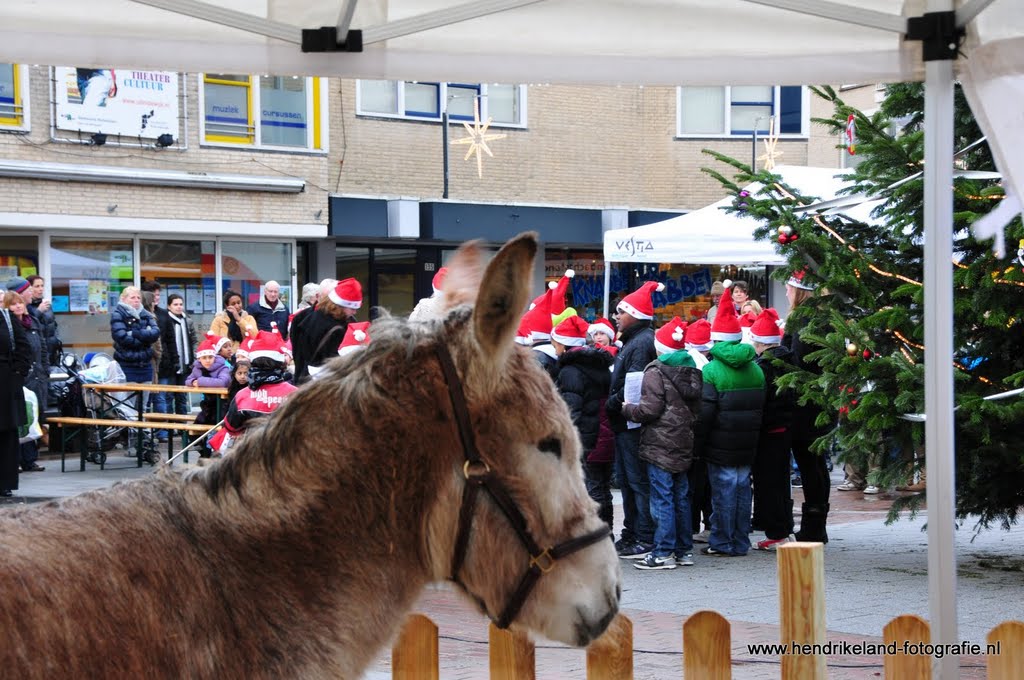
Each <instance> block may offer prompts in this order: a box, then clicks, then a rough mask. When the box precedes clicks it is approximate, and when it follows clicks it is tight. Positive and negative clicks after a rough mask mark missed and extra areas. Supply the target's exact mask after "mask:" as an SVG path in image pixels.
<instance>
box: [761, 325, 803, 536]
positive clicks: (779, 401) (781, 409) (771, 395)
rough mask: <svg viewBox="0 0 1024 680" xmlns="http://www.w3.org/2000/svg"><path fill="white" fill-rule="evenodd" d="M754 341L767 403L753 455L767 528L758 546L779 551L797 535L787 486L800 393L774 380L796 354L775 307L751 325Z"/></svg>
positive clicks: (781, 373) (763, 520) (764, 525)
mask: <svg viewBox="0 0 1024 680" xmlns="http://www.w3.org/2000/svg"><path fill="white" fill-rule="evenodd" d="M750 339H751V340H752V341H753V342H754V351H755V352H757V365H758V366H760V367H761V372H762V373H764V382H765V389H764V395H765V401H764V415H763V417H762V419H761V436H760V437H759V438H758V440H757V456H755V458H754V469H753V475H754V525H755V526H758V527H760V528H761V529H763V530H764V533H765V536H766V537H767V538H765V539H764V540H762V541H758V542H757V544H756V545H755V546H754V548H755V549H756V550H775V548H777V547H778V546H780V545H783V544H784V543H786V541H788V540H789V535H790V534H792V533H793V497H792V492H791V490H790V486H789V448H790V436H789V427H790V424H791V421H792V419H793V407H794V406H795V405H796V395H795V393H794V392H793V390H782V391H779V388H778V387H777V386H776V384H775V380H776V378H778V377H779V376H781V375H783V374H784V373H785V368H784V367H781V366H779V362H784V363H787V364H788V363H789V361H790V357H791V356H792V353H791V352H790V351H789V348H788V347H783V346H782V345H780V344H779V343H780V342H782V329H780V328H779V314H778V312H776V311H775V310H774V309H773V308H771V307H769V308H768V309H766V310H764V311H763V312H761V315H760V316H758V317H757V321H755V322H754V325H753V326H751V327H750Z"/></svg>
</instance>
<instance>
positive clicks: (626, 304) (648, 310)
mask: <svg viewBox="0 0 1024 680" xmlns="http://www.w3.org/2000/svg"><path fill="white" fill-rule="evenodd" d="M663 290H665V284H664V283H659V282H658V281H645V282H644V284H643V285H642V286H640V287H639V288H637V289H636V290H635V291H633V292H632V293H630V294H629V295H627V296H626V297H624V298H622V301H621V302H619V304H618V306H616V307H615V309H617V310H618V311H620V312H625V313H626V314H629V315H630V316H631V317H633V318H634V319H653V318H654V304H653V303H652V302H651V295H652V294H654V292H655V291H658V292H661V291H663Z"/></svg>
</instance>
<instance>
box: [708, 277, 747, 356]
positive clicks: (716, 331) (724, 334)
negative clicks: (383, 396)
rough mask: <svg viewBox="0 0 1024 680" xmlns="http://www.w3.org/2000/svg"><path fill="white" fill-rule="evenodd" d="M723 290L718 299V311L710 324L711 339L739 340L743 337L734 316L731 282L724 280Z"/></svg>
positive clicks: (719, 340) (734, 307) (734, 308)
mask: <svg viewBox="0 0 1024 680" xmlns="http://www.w3.org/2000/svg"><path fill="white" fill-rule="evenodd" d="M725 283H726V284H727V285H726V287H725V292H724V293H723V294H722V297H721V299H719V300H718V313H717V314H715V320H714V322H713V323H712V324H711V339H712V340H714V341H715V342H729V341H733V340H735V341H739V340H742V339H743V329H742V328H741V327H740V322H739V319H737V318H736V306H735V305H734V304H733V301H732V282H731V281H726V282H725Z"/></svg>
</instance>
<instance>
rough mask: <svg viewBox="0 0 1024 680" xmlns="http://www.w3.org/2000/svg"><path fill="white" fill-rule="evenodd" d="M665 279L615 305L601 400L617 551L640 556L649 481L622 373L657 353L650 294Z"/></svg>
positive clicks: (650, 536) (647, 545)
mask: <svg viewBox="0 0 1024 680" xmlns="http://www.w3.org/2000/svg"><path fill="white" fill-rule="evenodd" d="M664 289H665V284H663V283H658V282H657V281H647V282H645V283H644V284H643V285H642V286H640V288H639V289H637V290H636V291H634V292H632V293H630V294H629V295H627V296H626V297H624V298H622V301H621V302H619V304H618V305H617V306H616V308H615V317H616V320H617V321H618V324H619V340H620V341H621V342H622V348H621V349H620V350H619V352H618V354H617V355H616V356H615V368H614V369H613V370H612V386H611V390H610V392H609V394H608V401H607V402H606V403H605V408H606V411H607V412H608V421H609V424H610V425H611V427H612V431H613V432H614V433H615V472H616V475H617V476H618V478H619V483H620V484H621V491H622V514H623V523H622V536H621V537H620V538H619V540H618V541H617V542H616V544H615V548H616V550H617V551H618V553H619V557H622V558H624V559H629V560H642V559H643V558H645V557H647V555H648V553H650V552H651V548H652V547H653V545H654V522H653V521H652V520H651V502H650V501H651V499H650V481H649V479H648V477H647V464H646V463H644V462H643V461H642V460H640V429H639V428H630V427H629V426H628V425H627V422H626V418H625V416H624V415H623V414H622V405H623V404H624V403H625V401H626V398H625V389H626V375H628V374H630V373H639V374H642V373H643V370H644V368H646V367H647V364H649V363H651V362H652V361H654V360H655V359H656V358H657V354H656V353H655V351H654V330H653V329H652V328H651V321H652V319H654V304H653V302H652V301H651V295H652V294H653V293H654V292H655V291H661V290H664Z"/></svg>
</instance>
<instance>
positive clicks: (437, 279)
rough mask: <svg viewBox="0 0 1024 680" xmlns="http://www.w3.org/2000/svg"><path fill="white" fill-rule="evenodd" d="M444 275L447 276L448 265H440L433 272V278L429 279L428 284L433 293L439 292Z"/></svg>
mask: <svg viewBox="0 0 1024 680" xmlns="http://www.w3.org/2000/svg"><path fill="white" fill-rule="evenodd" d="M446 276H448V267H441V268H440V269H438V270H437V273H436V274H434V278H433V279H431V281H430V285H431V286H432V287H433V288H434V295H437V294H439V293H440V292H441V286H443V285H444V277H446Z"/></svg>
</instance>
